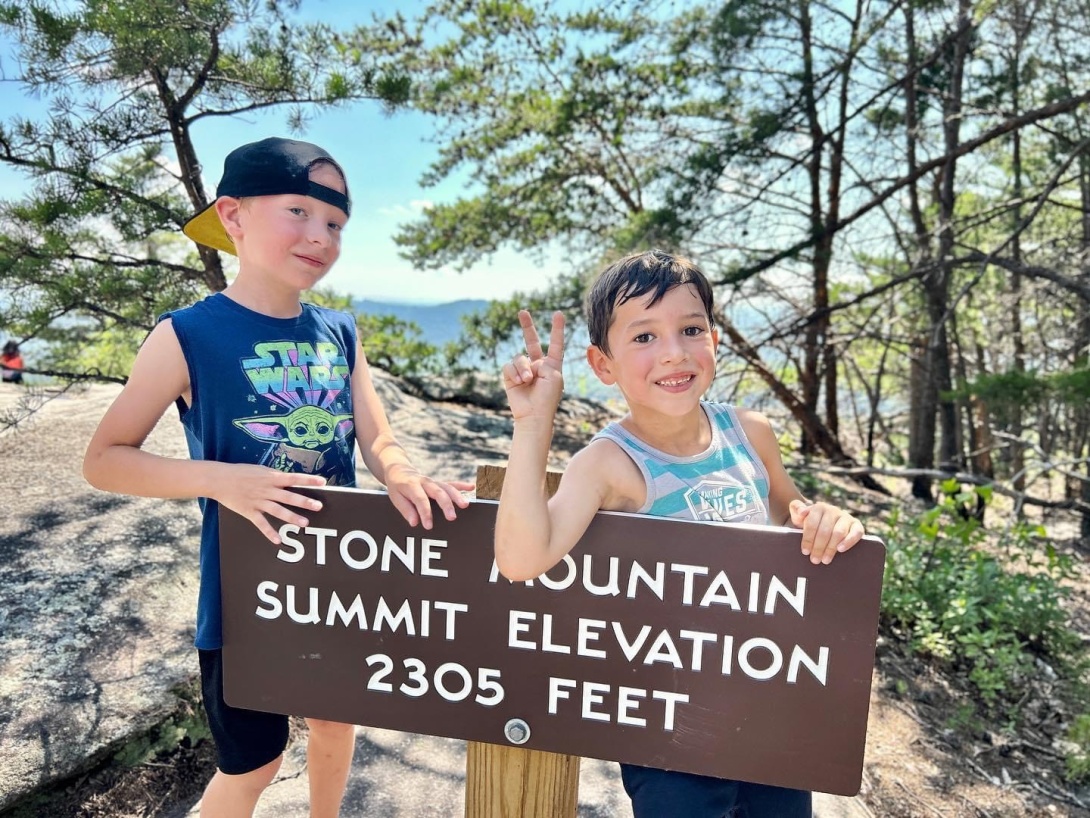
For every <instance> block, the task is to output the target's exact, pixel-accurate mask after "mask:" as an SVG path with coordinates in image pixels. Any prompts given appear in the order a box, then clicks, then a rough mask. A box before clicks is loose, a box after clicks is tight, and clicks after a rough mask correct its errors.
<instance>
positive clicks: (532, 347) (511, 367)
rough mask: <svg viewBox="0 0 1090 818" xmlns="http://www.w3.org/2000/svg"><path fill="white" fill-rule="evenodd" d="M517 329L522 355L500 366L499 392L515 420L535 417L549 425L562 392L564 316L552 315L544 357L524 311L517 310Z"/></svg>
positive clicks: (532, 320) (538, 339) (555, 313)
mask: <svg viewBox="0 0 1090 818" xmlns="http://www.w3.org/2000/svg"><path fill="white" fill-rule="evenodd" d="M519 326H520V327H522V337H523V340H524V341H525V342H526V354H525V355H518V356H516V357H515V359H514V360H512V361H511V362H510V363H507V364H504V365H503V388H504V389H505V390H507V401H508V403H510V404H511V414H512V416H513V417H514V418H515V420H521V419H523V418H529V417H533V416H537V417H541V418H542V419H544V420H547V421H548V422H549V423H550V424H552V420H553V416H554V415H555V414H556V407H557V405H558V404H559V403H560V396H561V394H562V393H563V392H564V373H563V365H564V313H562V312H560V311H559V310H557V311H556V312H554V313H553V327H552V331H551V332H550V333H549V354H548V355H545V354H544V353H543V352H542V349H541V339H540V338H539V337H538V334H537V328H536V327H534V319H533V318H531V317H530V313H529V312H527V311H526V310H519Z"/></svg>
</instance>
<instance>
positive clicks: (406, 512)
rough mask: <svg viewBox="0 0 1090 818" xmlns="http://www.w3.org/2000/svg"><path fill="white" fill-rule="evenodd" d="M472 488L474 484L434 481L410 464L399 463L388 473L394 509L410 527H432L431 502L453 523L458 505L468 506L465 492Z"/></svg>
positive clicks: (387, 484) (387, 485)
mask: <svg viewBox="0 0 1090 818" xmlns="http://www.w3.org/2000/svg"><path fill="white" fill-rule="evenodd" d="M473 488H474V484H473V483H465V482H458V481H455V482H452V483H444V482H441V481H439V480H433V479H432V478H430V477H425V476H424V475H423V474H421V473H420V472H418V471H417V470H416V469H415V468H413V467H412V466H410V465H408V464H401V463H398V464H395V465H393V466H391V467H390V468H389V469H387V471H386V491H387V492H388V493H389V495H390V502H392V503H393V504H394V508H396V509H397V510H398V512H399V513H400V514H401V516H402V517H404V518H405V522H407V523H408V524H409V525H411V526H415V525H416V524H417V523H420V524H421V525H422V526H423V527H424V528H425V529H430V528H431V527H432V509H431V502H432V500H434V501H435V504H436V505H437V506H439V510H440V511H442V512H443V516H444V517H446V518H447V519H448V520H453V519H454V518H455V517H456V516H457V512H456V511H455V506H457V507H458V508H465V507H466V506H468V505H469V500H468V499H466V497H465V496H464V495H463V494H462V492H463V491H470V490H472V489H473Z"/></svg>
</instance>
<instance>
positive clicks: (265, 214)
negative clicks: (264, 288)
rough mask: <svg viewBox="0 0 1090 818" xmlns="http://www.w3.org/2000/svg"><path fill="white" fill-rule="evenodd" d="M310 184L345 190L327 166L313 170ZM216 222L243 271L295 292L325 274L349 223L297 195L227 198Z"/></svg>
mask: <svg viewBox="0 0 1090 818" xmlns="http://www.w3.org/2000/svg"><path fill="white" fill-rule="evenodd" d="M310 179H311V181H312V182H316V183H318V184H320V185H324V186H326V187H329V188H333V189H334V190H339V191H341V192H342V193H343V192H345V190H346V188H345V183H344V179H343V178H342V177H341V174H340V173H338V172H337V169H336V168H334V167H333V166H332V165H330V164H327V163H318V164H316V165H315V166H314V167H313V168H311V171H310ZM225 198H226V197H225ZM217 209H220V204H219V203H217ZM220 217H221V219H222V220H223V223H224V229H226V230H227V233H228V234H229V235H230V236H231V239H232V240H233V241H234V243H235V248H236V249H237V251H238V257H239V264H240V270H241V271H244V272H245V273H246V274H247V275H253V274H255V273H256V274H258V275H260V277H261V278H262V280H263V282H264V283H266V284H267V285H270V286H273V287H275V286H276V285H277V284H281V285H282V286H283V287H284V288H285V289H287V290H294V291H296V292H301V291H303V290H306V289H309V288H310V287H313V286H314V285H315V284H317V283H318V281H320V280H321V278H322V277H323V276H324V275H325V274H326V273H327V272H329V269H330V268H331V267H332V266H333V263H334V262H335V261H336V260H337V258H338V257H339V256H340V254H341V231H342V230H343V229H344V226H345V223H346V222H347V221H348V216H346V215H345V213H344V211H343V210H341V209H340V208H339V207H335V206H334V205H331V204H328V203H326V202H323V201H321V200H320V199H315V198H313V197H312V196H302V195H297V194H283V195H278V196H254V197H252V198H247V199H242V200H239V199H228V200H227V202H226V203H225V205H224V208H223V209H222V210H221V214H220Z"/></svg>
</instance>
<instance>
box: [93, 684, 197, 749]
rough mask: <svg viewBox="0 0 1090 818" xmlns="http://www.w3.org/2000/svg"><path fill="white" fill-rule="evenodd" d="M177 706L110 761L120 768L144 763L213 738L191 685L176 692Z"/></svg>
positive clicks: (132, 740)
mask: <svg viewBox="0 0 1090 818" xmlns="http://www.w3.org/2000/svg"><path fill="white" fill-rule="evenodd" d="M176 692H177V693H178V696H179V699H178V707H177V709H176V710H175V711H174V713H172V714H171V715H170V716H169V717H168V718H167V719H166V720H164V721H162V722H160V723H159V724H157V725H155V726H154V727H152V728H151V729H150V730H148V731H147V732H146V733H143V734H141V735H139V736H137V737H135V738H133V739H131V740H130V741H129V742H128V743H126V744H125V745H124V746H123V747H122V748H121V749H120V750H118V751H117V752H116V753H115V754H114V758H113V762H114V763H115V764H117V765H119V766H121V767H134V766H136V765H138V764H143V763H145V762H147V761H150V760H151V759H153V758H155V757H156V756H157V755H159V754H160V753H163V752H168V751H170V750H173V749H174V748H176V747H177V746H178V745H180V744H181V743H182V742H186V743H188V744H189V745H190V746H193V745H195V744H197V743H198V742H201V741H204V740H205V739H209V738H211V737H212V731H211V730H210V729H209V727H208V716H207V715H206V713H205V711H204V707H203V706H202V705H201V703H200V699H199V696H198V694H197V691H196V689H195V688H194V687H192V686H182V687H181V688H179V689H178V690H177V691H176Z"/></svg>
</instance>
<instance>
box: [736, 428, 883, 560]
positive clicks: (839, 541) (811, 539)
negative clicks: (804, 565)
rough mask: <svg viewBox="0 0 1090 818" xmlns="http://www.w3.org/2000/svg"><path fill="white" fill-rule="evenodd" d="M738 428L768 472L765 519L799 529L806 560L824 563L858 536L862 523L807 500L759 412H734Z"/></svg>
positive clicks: (855, 540)
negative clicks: (738, 421)
mask: <svg viewBox="0 0 1090 818" xmlns="http://www.w3.org/2000/svg"><path fill="white" fill-rule="evenodd" d="M738 416H739V420H740V421H741V422H742V428H743V429H745V432H746V437H748V438H749V441H750V443H752V444H753V448H754V449H756V451H757V456H758V457H760V458H761V462H762V463H764V466H765V471H767V472H768V483H769V485H768V501H769V509H768V513H769V518H770V520H771V522H772V523H773V524H774V525H791V526H794V527H795V528H801V529H802V553H803V554H804V555H806V556H808V557H809V558H810V562H812V563H814V564H815V565H816V564H818V563H825V564H828V563H830V562H832V561H833V557H835V556H836V555H837V554H838V553H842V552H844V551H847V550H848V549H849V548H851V547H852V546H853V545H855V544H856V543H857V542H859V540H860V538H862V536H863V534H864V530H863V524H862V523H861V522H859V520H857V519H856V518H855V517H853V516H852V515H851V514H849V513H848V512H847V511H845V510H844V509H842V508H839V507H838V506H834V505H832V504H831V503H824V502H822V503H812V504H811V503H808V502H807V501H806V500H805V499H804V498H803V496H802V493H801V492H800V491H799V489H798V487H797V486H796V485H795V481H794V480H792V479H791V475H789V474H788V473H787V469H785V468H784V465H783V458H781V457H780V446H779V443H778V442H777V440H776V435H775V434H774V433H773V431H772V425H771V424H770V423H769V422H768V418H766V417H765V416H764V415H762V414H761V413H760V412H753V411H749V410H739V411H738Z"/></svg>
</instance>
